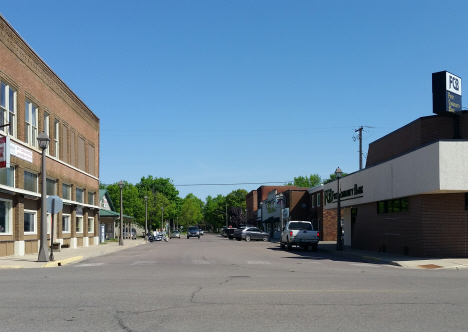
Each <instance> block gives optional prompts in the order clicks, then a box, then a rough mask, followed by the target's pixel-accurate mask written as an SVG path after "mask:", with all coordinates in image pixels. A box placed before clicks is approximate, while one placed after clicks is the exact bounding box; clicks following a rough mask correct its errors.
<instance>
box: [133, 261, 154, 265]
mask: <svg viewBox="0 0 468 332" xmlns="http://www.w3.org/2000/svg"><path fill="white" fill-rule="evenodd" d="M152 264H156V261H136V262H133V263H132V264H130V265H152Z"/></svg>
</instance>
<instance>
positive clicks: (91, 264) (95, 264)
mask: <svg viewBox="0 0 468 332" xmlns="http://www.w3.org/2000/svg"><path fill="white" fill-rule="evenodd" d="M104 264H105V263H89V264H80V265H75V267H88V266H101V265H104Z"/></svg>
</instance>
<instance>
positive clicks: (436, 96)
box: [432, 71, 462, 114]
mask: <svg viewBox="0 0 468 332" xmlns="http://www.w3.org/2000/svg"><path fill="white" fill-rule="evenodd" d="M432 111H433V112H434V113H436V114H444V113H446V112H450V113H455V114H461V111H462V84H461V78H460V77H458V76H455V75H453V74H451V73H449V72H448V71H440V72H438V73H432Z"/></svg>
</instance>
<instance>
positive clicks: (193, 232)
mask: <svg viewBox="0 0 468 332" xmlns="http://www.w3.org/2000/svg"><path fill="white" fill-rule="evenodd" d="M191 237H198V238H200V229H199V228H198V227H197V226H190V227H189V228H188V230H187V239H189V238H191Z"/></svg>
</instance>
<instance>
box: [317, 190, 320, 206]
mask: <svg viewBox="0 0 468 332" xmlns="http://www.w3.org/2000/svg"><path fill="white" fill-rule="evenodd" d="M317 207H320V193H318V194H317Z"/></svg>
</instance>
